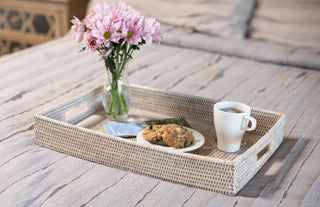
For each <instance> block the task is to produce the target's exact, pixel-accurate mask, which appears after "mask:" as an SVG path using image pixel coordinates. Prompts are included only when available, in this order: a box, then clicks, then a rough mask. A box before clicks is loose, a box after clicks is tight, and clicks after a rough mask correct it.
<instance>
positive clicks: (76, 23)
mask: <svg viewBox="0 0 320 207" xmlns="http://www.w3.org/2000/svg"><path fill="white" fill-rule="evenodd" d="M71 22H72V24H73V25H72V27H71V35H72V38H73V39H76V40H77V41H78V42H81V41H82V40H83V35H84V32H85V26H84V24H83V23H82V22H81V21H80V20H79V19H78V18H77V17H75V16H74V17H73V19H72V20H71Z"/></svg>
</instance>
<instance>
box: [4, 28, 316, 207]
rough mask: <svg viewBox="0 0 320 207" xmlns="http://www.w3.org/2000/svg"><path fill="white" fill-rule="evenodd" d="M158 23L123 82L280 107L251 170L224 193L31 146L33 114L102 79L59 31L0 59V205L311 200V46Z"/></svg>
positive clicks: (96, 65) (98, 67)
mask: <svg viewBox="0 0 320 207" xmlns="http://www.w3.org/2000/svg"><path fill="white" fill-rule="evenodd" d="M164 29H165V34H166V37H165V40H164V41H163V44H161V45H156V44H154V45H152V46H144V47H143V48H142V50H141V51H140V52H136V53H135V54H134V59H133V60H132V61H131V63H130V65H129V71H128V72H129V80H130V82H131V83H134V84H140V85H145V86H150V87H155V88H160V89H166V90H169V91H177V92H183V93H186V94H191V95H197V96H203V97H208V98H214V99H218V100H235V101H240V102H244V103H246V104H249V105H250V106H252V107H256V108H263V109H268V110H272V111H278V112H283V113H286V114H287V123H286V127H285V135H284V137H285V139H284V141H283V143H282V145H281V146H280V147H279V149H278V150H277V151H276V153H275V154H274V155H273V156H272V157H271V159H270V160H269V161H268V162H267V163H266V165H265V166H264V167H263V168H262V169H261V170H260V171H259V172H258V173H257V175H256V176H255V177H254V178H253V179H252V180H251V181H250V182H249V183H248V184H247V185H246V186H245V187H244V188H243V189H242V190H241V191H240V192H239V193H238V195H236V196H227V195H223V194H219V193H215V192H210V191H205V190H201V189H196V188H190V187H187V186H184V185H180V184H174V183H170V182H165V181H162V180H158V179H155V178H151V177H147V176H141V175H137V174H134V173H131V172H127V171H122V170H118V169H115V168H110V167H108V166H103V165H99V164H96V163H92V162H89V161H86V160H82V159H79V158H75V157H72V156H68V155H66V154H62V153H58V152H56V151H52V150H49V149H46V148H43V147H40V146H38V145H36V144H35V143H34V141H33V138H34V136H35V135H34V133H33V128H34V125H33V115H34V114H35V113H37V112H40V111H42V110H45V109H48V108H49V107H52V106H54V105H56V104H58V103H60V102H62V101H64V100H67V99H69V98H71V97H74V96H76V95H78V94H80V93H82V92H85V91H87V90H89V89H91V88H93V87H96V86H98V85H100V84H102V83H103V81H104V78H105V71H104V65H103V62H102V61H101V60H100V58H99V57H98V55H97V54H94V53H79V52H78V51H79V49H80V48H81V45H79V44H78V43H77V42H76V41H73V40H71V38H70V36H69V35H67V36H65V37H63V38H61V39H58V40H54V41H51V42H49V43H46V44H43V45H39V46H35V47H32V48H29V49H26V50H24V51H21V52H17V53H14V54H11V55H6V56H3V57H2V58H0V105H1V107H0V114H1V116H0V128H1V136H0V206H258V207H260V206H300V205H301V206H319V197H320V178H319V175H320V167H319V164H318V159H319V156H320V144H319V141H320V130H319V126H320V72H319V71H318V69H319V65H320V60H319V54H320V52H319V49H315V50H311V49H306V48H300V47H299V48H296V47H293V46H288V45H280V44H275V43H273V42H262V41H261V42H258V41H255V40H252V41H248V40H241V39H240V40H239V39H237V40H234V39H223V38H218V37H214V36H209V35H207V34H201V33H195V32H189V33H188V32H186V31H184V30H182V29H180V28H176V27H170V26H166V25H164ZM241 51H242V52H241Z"/></svg>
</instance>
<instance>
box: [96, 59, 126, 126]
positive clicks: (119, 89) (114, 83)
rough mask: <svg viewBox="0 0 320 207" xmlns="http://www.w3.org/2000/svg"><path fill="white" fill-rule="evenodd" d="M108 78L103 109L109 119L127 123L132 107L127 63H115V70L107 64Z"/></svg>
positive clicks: (104, 88)
mask: <svg viewBox="0 0 320 207" xmlns="http://www.w3.org/2000/svg"><path fill="white" fill-rule="evenodd" d="M106 67H107V77H106V79H105V83H104V86H103V99H102V103H103V107H104V109H105V111H106V113H107V118H108V119H109V120H113V121H125V120H126V119H127V117H128V112H129V108H130V105H131V92H130V85H129V81H128V72H127V70H126V67H127V62H125V63H124V62H116V61H115V62H114V64H112V67H114V68H113V69H110V66H108V64H107V63H106Z"/></svg>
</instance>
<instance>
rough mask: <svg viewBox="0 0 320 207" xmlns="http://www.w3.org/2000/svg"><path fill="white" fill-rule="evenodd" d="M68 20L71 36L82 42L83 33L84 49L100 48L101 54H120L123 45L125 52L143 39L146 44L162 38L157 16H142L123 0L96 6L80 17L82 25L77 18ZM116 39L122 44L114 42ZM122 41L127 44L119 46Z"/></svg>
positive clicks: (98, 49) (95, 49) (94, 49)
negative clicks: (70, 23) (82, 18)
mask: <svg viewBox="0 0 320 207" xmlns="http://www.w3.org/2000/svg"><path fill="white" fill-rule="evenodd" d="M71 22H72V23H73V26H72V27H71V34H72V37H73V38H75V39H77V40H78V42H81V41H82V40H83V38H84V33H85V36H86V38H85V40H86V46H87V47H86V50H87V51H88V50H91V51H99V53H100V55H103V56H108V55H109V54H110V52H111V51H115V52H116V53H117V54H118V55H119V54H120V50H124V48H126V49H125V50H127V49H128V51H129V50H130V49H132V48H135V49H137V47H133V46H134V45H139V44H141V43H142V42H143V43H145V44H147V45H150V44H152V41H153V40H154V41H155V42H157V43H160V41H161V40H162V38H163V34H162V31H161V28H160V23H159V22H158V21H156V19H154V18H147V19H145V18H144V17H143V16H142V15H141V14H140V13H139V12H138V11H136V10H134V9H133V8H131V7H130V6H127V5H126V4H125V3H123V2H117V3H113V4H110V5H108V4H106V3H104V4H103V5H100V6H99V5H98V6H97V8H96V9H94V10H92V11H90V13H89V14H88V15H87V16H86V18H85V19H84V20H83V22H84V24H83V23H82V22H81V21H80V20H79V19H78V18H76V17H74V19H73V20H72V21H71ZM119 42H121V43H122V44H121V45H119V44H114V43H119ZM123 44H128V45H129V47H122V45H123ZM128 51H122V52H128ZM112 54H114V53H112Z"/></svg>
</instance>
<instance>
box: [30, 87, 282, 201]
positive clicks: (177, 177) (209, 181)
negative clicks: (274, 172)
mask: <svg viewBox="0 0 320 207" xmlns="http://www.w3.org/2000/svg"><path fill="white" fill-rule="evenodd" d="M131 93H132V109H130V114H129V120H130V121H134V120H148V119H158V118H169V117H177V116H181V117H185V118H186V119H187V121H188V122H189V124H190V125H191V127H192V128H194V129H196V130H198V131H199V132H201V133H202V134H203V135H204V136H205V139H206V141H205V144H204V146H203V147H201V148H200V149H198V150H196V151H194V152H193V153H183V152H174V151H170V150H167V149H163V148H159V147H157V146H145V145H142V144H140V143H137V142H136V141H135V139H124V138H120V137H115V136H111V135H108V134H107V133H106V132H105V131H104V129H103V126H102V124H104V123H107V122H108V120H107V119H106V118H105V112H104V110H103V107H102V104H101V97H102V86H99V87H97V88H94V89H92V90H90V91H88V92H86V93H84V94H82V95H80V96H77V97H75V98H72V99H70V100H68V101H65V102H64V103H61V104H59V105H58V106H55V107H53V108H50V109H48V110H46V111H44V112H42V113H39V114H36V115H35V116H34V124H35V134H36V136H35V142H36V143H37V144H39V145H42V146H44V147H47V148H50V149H53V150H56V151H59V152H63V153H66V154H69V155H72V156H75V157H79V158H83V159H86V160H89V161H92V162H97V163H101V164H104V165H108V166H111V167H115V168H119V169H123V170H128V171H132V172H135V173H138V174H143V175H147V176H151V177H155V178H160V179H163V180H166V181H171V182H174V183H181V184H185V185H187V186H191V187H198V188H202V189H206V190H211V191H215V192H220V193H224V194H229V195H235V194H236V193H238V192H239V190H241V188H242V187H243V186H244V185H245V184H246V183H247V182H248V181H249V180H250V179H251V178H252V177H253V176H254V175H255V174H256V173H257V172H258V170H259V169H260V168H261V167H262V166H263V164H264V163H265V162H266V161H267V160H268V159H269V158H270V156H271V155H272V154H273V153H274V152H275V151H276V149H277V148H278V147H279V145H280V144H281V142H282V140H283V130H284V125H285V116H284V114H281V113H276V112H272V111H266V110H260V109H252V116H253V117H255V118H256V119H257V127H256V129H255V130H254V131H251V132H246V133H245V136H244V138H243V141H242V144H241V148H240V151H239V152H237V153H224V152H221V151H219V150H218V149H217V148H216V138H215V130H214V127H213V126H214V124H213V104H214V103H215V101H214V100H212V99H207V98H202V97H195V96H190V95H185V94H180V93H174V92H166V91H160V90H156V89H151V88H145V87H141V86H135V85H132V88H131Z"/></svg>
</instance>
